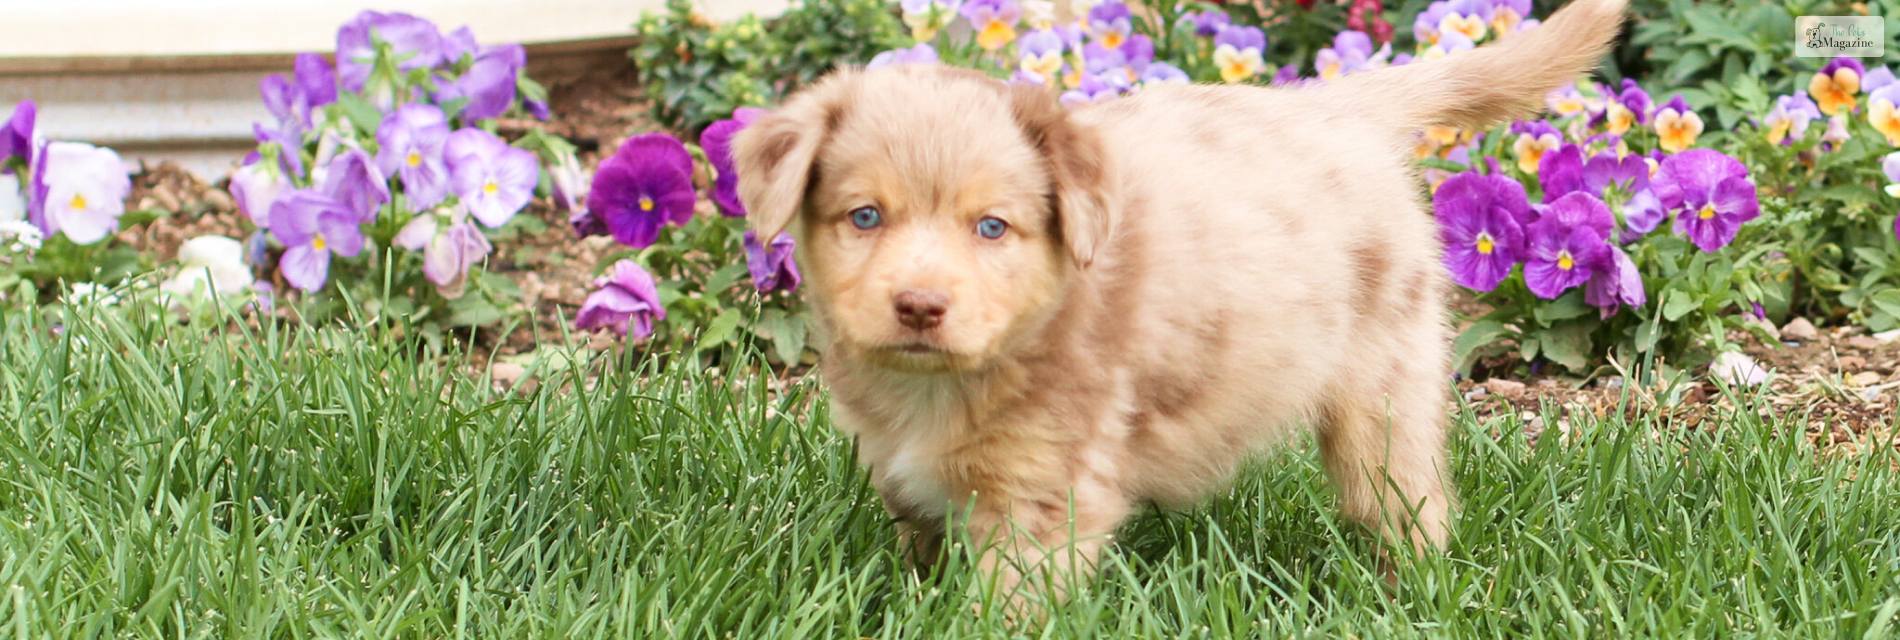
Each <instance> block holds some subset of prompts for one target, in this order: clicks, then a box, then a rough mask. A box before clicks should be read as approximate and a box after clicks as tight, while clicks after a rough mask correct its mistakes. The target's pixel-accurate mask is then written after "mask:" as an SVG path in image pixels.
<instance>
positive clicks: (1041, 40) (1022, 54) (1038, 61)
mask: <svg viewBox="0 0 1900 640" xmlns="http://www.w3.org/2000/svg"><path fill="white" fill-rule="evenodd" d="M1062 50H1063V44H1062V36H1061V35H1060V34H1057V33H1056V32H1055V30H1054V29H1043V30H1040V31H1032V32H1030V33H1029V34H1028V35H1025V36H1023V38H1022V40H1018V41H1017V42H1016V55H1017V58H1018V61H1017V63H1016V72H1017V75H1019V76H1022V77H1021V78H1020V81H1022V82H1030V83H1032V84H1049V83H1051V82H1054V81H1055V78H1056V74H1058V73H1061V72H1062Z"/></svg>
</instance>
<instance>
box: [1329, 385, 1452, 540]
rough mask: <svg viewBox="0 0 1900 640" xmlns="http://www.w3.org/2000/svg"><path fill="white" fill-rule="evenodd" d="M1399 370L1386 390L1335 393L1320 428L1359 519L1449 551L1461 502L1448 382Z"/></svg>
mask: <svg viewBox="0 0 1900 640" xmlns="http://www.w3.org/2000/svg"><path fill="white" fill-rule="evenodd" d="M1419 368H1421V367H1416V366H1409V367H1408V366H1405V365H1397V366H1395V367H1394V368H1393V369H1391V371H1393V372H1394V373H1397V374H1399V375H1396V376H1393V377H1388V378H1386V379H1387V380H1390V381H1393V382H1392V383H1390V384H1386V385H1383V387H1384V388H1377V387H1375V388H1365V387H1356V388H1351V389H1342V390H1341V391H1340V392H1337V393H1335V394H1333V396H1332V398H1331V399H1330V402H1328V404H1327V405H1326V406H1325V407H1323V410H1322V411H1321V415H1320V424H1319V425H1318V433H1319V445H1320V455H1321V456H1322V457H1323V458H1324V461H1325V466H1326V474H1327V475H1328V476H1330V477H1331V478H1332V480H1333V484H1334V485H1335V486H1336V487H1338V489H1339V498H1340V500H1339V501H1340V506H1341V509H1342V510H1343V511H1344V512H1345V516H1346V517H1347V518H1349V519H1351V520H1354V521H1356V522H1359V523H1360V524H1363V525H1365V526H1366V527H1367V528H1370V529H1372V530H1373V531H1376V532H1378V533H1379V534H1380V535H1382V536H1384V537H1385V538H1386V539H1387V540H1388V541H1389V542H1391V543H1393V544H1396V545H1409V546H1411V547H1412V548H1413V549H1414V550H1415V551H1421V552H1422V551H1424V550H1426V549H1428V548H1430V549H1443V548H1444V546H1445V541H1446V538H1447V536H1448V535H1449V534H1450V530H1449V527H1450V522H1449V517H1450V516H1449V512H1450V509H1451V501H1452V500H1453V497H1452V495H1451V491H1450V489H1449V488H1448V483H1449V482H1450V480H1451V478H1450V473H1451V469H1450V467H1449V466H1448V465H1447V464H1446V455H1445V405H1444V391H1443V389H1444V388H1445V384H1444V383H1443V377H1442V376H1438V375H1435V373H1434V372H1432V371H1413V369H1419Z"/></svg>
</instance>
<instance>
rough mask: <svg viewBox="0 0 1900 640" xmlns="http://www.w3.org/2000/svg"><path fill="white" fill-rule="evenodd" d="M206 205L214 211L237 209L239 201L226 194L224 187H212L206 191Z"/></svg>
mask: <svg viewBox="0 0 1900 640" xmlns="http://www.w3.org/2000/svg"><path fill="white" fill-rule="evenodd" d="M205 206H206V207H209V208H210V209H211V210H212V211H237V202H236V201H233V200H232V199H231V196H229V195H226V194H225V193H224V190H223V189H211V190H209V191H206V192H205Z"/></svg>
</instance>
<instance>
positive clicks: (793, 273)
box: [742, 230, 800, 293]
mask: <svg viewBox="0 0 1900 640" xmlns="http://www.w3.org/2000/svg"><path fill="white" fill-rule="evenodd" d="M742 244H743V245H744V246H745V266H746V270H747V271H749V272H751V273H752V286H753V288H755V289H758V290H759V292H760V293H771V292H773V291H785V292H788V293H789V292H792V291H796V290H798V282H799V280H800V277H799V275H798V264H797V263H796V262H794V261H793V260H792V252H793V249H794V248H795V247H796V244H795V243H793V242H792V237H791V236H789V235H785V234H783V233H781V234H779V236H778V237H777V238H774V239H773V240H772V244H771V246H765V245H761V244H759V235H758V234H757V233H754V232H752V231H750V230H748V231H746V232H745V239H744V242H743V243H742Z"/></svg>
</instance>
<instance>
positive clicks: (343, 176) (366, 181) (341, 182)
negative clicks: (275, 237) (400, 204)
mask: <svg viewBox="0 0 1900 640" xmlns="http://www.w3.org/2000/svg"><path fill="white" fill-rule="evenodd" d="M325 167H326V169H325V170H324V173H323V179H322V180H319V181H318V184H317V189H318V190H319V191H321V192H322V193H323V194H324V195H326V196H329V197H330V198H331V199H333V200H335V201H336V202H337V204H339V205H341V206H342V207H343V209H344V210H345V211H348V212H350V214H351V215H354V216H356V219H357V221H358V222H369V221H371V220H375V219H376V212H377V210H378V209H381V208H382V206H383V203H385V202H389V180H388V178H385V177H383V172H381V171H378V170H377V169H376V163H375V161H373V160H371V159H370V157H369V154H367V153H363V150H361V149H357V148H353V147H352V148H348V149H345V150H343V151H342V152H339V153H337V154H336V155H335V156H333V157H332V158H331V159H330V162H329V163H328V164H327V165H325ZM273 215H274V214H273ZM272 220H273V222H274V221H275V220H276V219H275V218H274V217H273V218H272Z"/></svg>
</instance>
